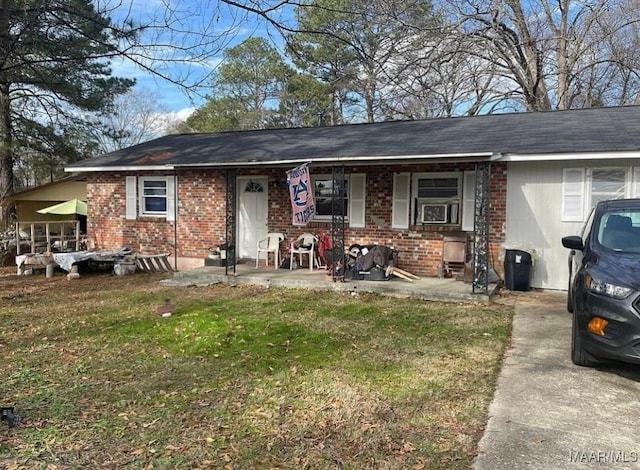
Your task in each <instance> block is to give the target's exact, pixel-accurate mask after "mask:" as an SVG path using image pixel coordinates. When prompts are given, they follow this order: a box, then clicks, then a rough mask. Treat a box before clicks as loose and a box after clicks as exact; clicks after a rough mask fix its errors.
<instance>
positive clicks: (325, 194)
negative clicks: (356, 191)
mask: <svg viewBox="0 0 640 470" xmlns="http://www.w3.org/2000/svg"><path fill="white" fill-rule="evenodd" d="M311 181H312V182H313V197H314V199H315V202H316V214H315V216H314V219H318V220H323V219H331V215H332V210H331V203H332V200H333V197H334V195H335V197H336V198H338V199H339V198H340V196H341V194H344V204H340V201H339V200H336V201H335V210H336V214H337V215H341V216H343V217H348V216H349V179H348V178H347V177H345V179H344V182H343V184H342V186H337V187H335V188H334V187H333V178H332V177H331V175H329V176H327V175H318V176H312V177H311Z"/></svg>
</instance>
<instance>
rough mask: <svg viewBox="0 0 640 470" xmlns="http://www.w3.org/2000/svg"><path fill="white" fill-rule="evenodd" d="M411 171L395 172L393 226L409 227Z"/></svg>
mask: <svg viewBox="0 0 640 470" xmlns="http://www.w3.org/2000/svg"><path fill="white" fill-rule="evenodd" d="M410 178H411V174H410V173H394V175H393V202H392V207H391V228H409V208H410V196H409V189H410V186H411V185H410V184H409V183H410Z"/></svg>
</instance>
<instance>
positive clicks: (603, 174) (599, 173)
mask: <svg viewBox="0 0 640 470" xmlns="http://www.w3.org/2000/svg"><path fill="white" fill-rule="evenodd" d="M626 182H627V172H626V170H625V169H624V168H614V169H612V168H605V169H601V168H594V169H593V170H591V187H590V192H591V207H595V206H596V205H597V204H598V203H599V202H600V201H606V200H609V199H622V198H624V197H625V194H626Z"/></svg>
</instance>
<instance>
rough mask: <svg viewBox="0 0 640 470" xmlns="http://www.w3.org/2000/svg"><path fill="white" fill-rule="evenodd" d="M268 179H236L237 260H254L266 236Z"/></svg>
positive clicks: (242, 177)
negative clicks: (259, 245) (259, 243)
mask: <svg viewBox="0 0 640 470" xmlns="http://www.w3.org/2000/svg"><path fill="white" fill-rule="evenodd" d="M267 190H268V179H267V178H266V177H260V176H259V177H251V178H249V177H244V176H240V177H238V193H239V194H238V238H237V240H238V244H237V249H238V258H245V259H246V258H250V259H255V258H256V256H257V253H258V252H257V243H258V240H262V239H264V238H266V236H267V208H268V196H269V195H268V192H267Z"/></svg>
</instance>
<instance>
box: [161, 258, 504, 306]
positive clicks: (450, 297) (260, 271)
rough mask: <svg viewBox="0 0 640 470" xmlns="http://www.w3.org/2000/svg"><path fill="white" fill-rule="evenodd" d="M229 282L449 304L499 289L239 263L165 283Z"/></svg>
mask: <svg viewBox="0 0 640 470" xmlns="http://www.w3.org/2000/svg"><path fill="white" fill-rule="evenodd" d="M220 282H228V283H230V284H232V285H238V284H254V285H261V286H265V287H270V286H279V287H290V288H304V289H326V290H335V291H343V292H348V293H354V294H357V293H358V292H376V293H380V294H382V295H392V296H400V297H413V298H419V299H422V300H434V301H447V302H489V301H490V300H491V297H492V295H493V294H494V293H495V291H496V289H497V284H489V286H488V290H487V292H484V290H483V289H477V291H476V292H475V293H474V292H473V288H472V285H471V283H468V282H463V281H457V280H455V279H454V278H449V279H446V278H445V279H440V278H437V277H426V276H421V278H420V279H416V280H414V281H413V282H409V281H407V280H404V279H401V278H398V277H395V276H391V278H390V279H389V280H387V281H353V280H348V281H335V282H334V281H333V280H332V278H331V276H330V274H329V273H328V272H327V271H325V270H323V269H315V270H313V271H310V270H309V269H307V268H299V269H294V270H288V269H276V268H274V267H273V266H270V267H265V266H263V265H261V266H260V267H258V268H256V267H255V264H254V263H252V262H247V263H243V262H239V263H238V264H237V265H236V269H235V272H234V270H233V267H229V268H225V267H214V266H204V267H199V268H195V269H191V270H187V271H180V272H175V273H173V277H172V278H171V279H167V280H164V281H162V283H163V284H166V285H184V286H189V285H196V286H206V285H211V284H217V283H220Z"/></svg>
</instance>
